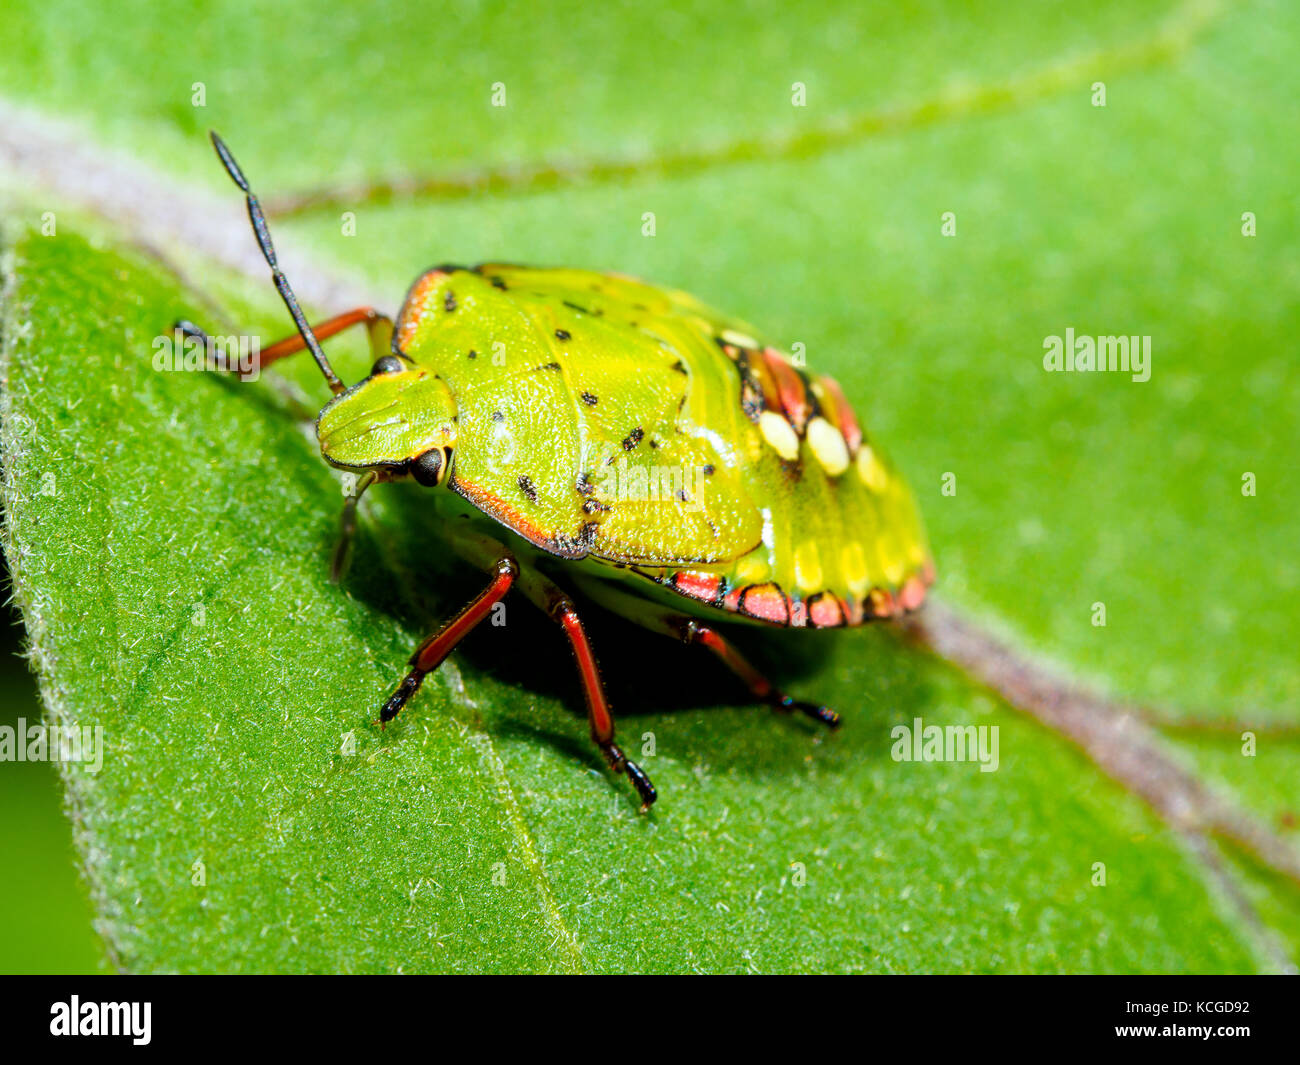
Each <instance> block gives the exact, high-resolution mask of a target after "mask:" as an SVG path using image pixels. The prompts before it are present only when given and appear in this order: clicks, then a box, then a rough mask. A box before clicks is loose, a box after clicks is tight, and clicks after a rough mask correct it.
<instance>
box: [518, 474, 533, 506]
mask: <svg viewBox="0 0 1300 1065" xmlns="http://www.w3.org/2000/svg"><path fill="white" fill-rule="evenodd" d="M519 491H521V492H523V493H524V495H526V496H527V497H528V501H529V502H530V503H536V502H537V487H536V485H534V484H533V482H532V480H531V479H530V478H528V477H527V476H524V475H522V474H521V475H520V477H519Z"/></svg>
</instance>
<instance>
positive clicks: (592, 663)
mask: <svg viewBox="0 0 1300 1065" xmlns="http://www.w3.org/2000/svg"><path fill="white" fill-rule="evenodd" d="M551 616H552V617H553V618H555V620H556V621H558V622H559V623H560V627H561V628H562V629H564V635H565V636H567V637H568V638H569V645H570V646H571V647H572V648H573V654H574V657H575V658H577V660H578V675H579V676H580V677H581V678H582V692H583V695H584V696H586V700H587V721H588V722H589V724H590V725H591V738H592V739H593V740H594V741H595V743H596V746H597V747H599V748H600V750H601V753H602V754H604V756H605V761H607V762H608V763H609V767H610V768H611V769H612V770H614V772H616V773H626V774H627V775H628V778H629V779H630V780H631V781H632V783H633V784H634V785H635V786H636V790H637V794H638V795H640V796H641V809H642V810H648V809H649V808H650V805H651V804H652V803H653V802H654V801H655V799H656V798H658V797H659V794H658V792H656V791H655V786H654V785H653V784H652V783H650V778H649V777H648V776H647V775H646V772H645V770H643V769H642V768H641V767H640V766H639V765H637V764H636V763H635V762H634V761H632V760H631V759H630V758H628V757H627V755H625V754H624V753H623V752H622V750H621V749H620V748H619V746H618V744H616V743H615V742H614V717H613V715H612V714H611V713H610V712H609V703H608V701H607V700H606V699H605V688H604V685H602V684H601V682H600V670H599V668H597V666H596V656H595V655H594V654H592V653H591V644H590V643H588V642H587V633H586V630H585V629H583V627H582V621H581V619H579V617H578V612H577V611H576V610H575V609H574V607H573V604H572V603H571V602H569V600H568V598H567V597H566V598H563V599H559V600H557V601H556V603H555V605H554V606H553V607H552V608H551Z"/></svg>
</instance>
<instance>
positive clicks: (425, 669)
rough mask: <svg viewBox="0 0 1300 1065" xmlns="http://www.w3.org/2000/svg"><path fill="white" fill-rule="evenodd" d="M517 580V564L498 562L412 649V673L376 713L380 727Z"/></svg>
mask: <svg viewBox="0 0 1300 1065" xmlns="http://www.w3.org/2000/svg"><path fill="white" fill-rule="evenodd" d="M518 576H519V564H518V563H517V562H516V561H515V560H514V559H513V558H509V557H507V558H503V559H501V560H500V561H498V562H497V564H496V573H495V575H494V576H493V578H492V581H491V583H489V584H488V586H487V587H486V588H484V589H483V591H482V592H480V593H479V594H478V596H477V597H475V598H474V599H473V600H472V601H471V602H470V604H469V605H468V606H467V607H465V609H464V610H462V611H461V612H460V613H459V614H457V615H456V616H455V617H454V618H452V619H451V621H449V622H448V623H447V624H446V625H444V626H443V627H442V628H441V629H440V630H439V631H438V632H436V633H434V634H433V635H432V636H430V637H428V638H427V639H426V640H425V641H424V642H423V643H422V644H420V646H419V647H417V648H416V649H415V654H413V655H411V663H410V665H411V671H410V672H409V673H408V674H406V676H405V677H403V678H402V682H401V683H400V684H399V685H398V686H397V688H396V690H395V691H394V692H393V694H392V695H390V696H389V697H388V700H387V701H386V702H385V703H384V706H383V709H382V710H380V712H379V721H380V723H381V724H387V723H388V722H389V721H392V720H393V718H395V717H396V716H397V714H398V712H399V711H400V710H401V709H402V707H404V706H405V705H406V701H407V700H408V699H410V697H411V696H412V695H414V694H415V693H416V692H417V691H419V690H420V684H421V682H423V680H424V677H425V674H427V673H430V672H432V671H433V670H435V669H437V668H438V667H439V666H440V665H442V662H443V659H445V658H446V657H447V656H448V655H449V654H451V650H452V648H453V647H455V646H456V645H457V644H458V643H460V641H461V640H463V639H464V638H465V637H466V636H468V635H469V633H470V631H471V630H472V629H473V628H474V626H475V625H477V624H478V623H479V622H480V621H482V620H483V619H484V618H485V617H487V616H488V614H489V613H490V612H491V610H492V607H493V606H495V605H496V604H497V603H498V602H499V601H500V600H501V598H502V596H504V595H505V594H506V592H508V591H510V586H511V585H512V584H514V583H515V578H516V577H518Z"/></svg>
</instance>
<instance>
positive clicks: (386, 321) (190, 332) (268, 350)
mask: <svg viewBox="0 0 1300 1065" xmlns="http://www.w3.org/2000/svg"><path fill="white" fill-rule="evenodd" d="M354 325H364V326H365V327H366V329H367V331H368V332H369V333H370V349H371V351H372V352H373V354H374V355H375V357H376V358H379V357H380V356H382V355H384V354H386V353H387V352H388V345H389V341H390V340H391V339H392V335H393V321H392V319H391V318H389V317H388V315H386V314H381V313H380V312H379V311H377V310H375V309H374V308H373V307H358V308H357V309H356V310H353V311H345V312H344V313H343V314H336V315H335V316H334V317H333V318H327V319H326V320H325V321H323V322H321V323H320V324H319V325H314V326H312V327H311V329H312V332H313V333H314V334H315V335H316V339H317V340H328V339H329V338H330V337H332V336H337V335H338V334H339V333H341V332H343V330H345V329H349V328H351V327H352V326H354ZM176 328H177V329H179V330H180V331H181V332H182V333H184V334H185V335H186V336H188V337H194V338H195V339H196V340H201V341H202V342H203V343H204V345H205V347H206V348H207V350H208V351H211V350H212V343H211V339H210V338H209V337H208V334H207V333H205V332H204V331H203V330H202V329H200V328H199V327H198V326H197V325H195V324H194V323H193V322H185V321H181V322H177V323H176ZM306 347H307V344H306V342H305V341H304V340H303V339H302V336H301V334H299V333H294V334H293V335H292V336H287V337H285V338H284V339H283V340H277V341H276V342H275V343H274V344H271V345H270V346H269V347H265V348H263V349H262V350H261V351H260V352H259V353H258V363H257V364H258V367H259V368H260V369H265V368H266V367H268V366H270V365H271V363H273V362H278V361H279V360H280V359H283V358H284V357H285V356H286V355H293V354H295V353H296V352H299V351H302V350H304V349H305V348H306ZM224 368H225V367H218V369H224Z"/></svg>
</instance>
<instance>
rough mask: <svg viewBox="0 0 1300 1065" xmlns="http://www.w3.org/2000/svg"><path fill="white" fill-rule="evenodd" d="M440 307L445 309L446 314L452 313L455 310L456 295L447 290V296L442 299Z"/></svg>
mask: <svg viewBox="0 0 1300 1065" xmlns="http://www.w3.org/2000/svg"><path fill="white" fill-rule="evenodd" d="M442 305H443V306H444V307H445V308H446V309H447V313H448V314H450V313H451V312H452V311H454V310H455V309H456V293H454V292H452V290H451V289H447V294H446V295H445V296H443V297H442Z"/></svg>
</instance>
